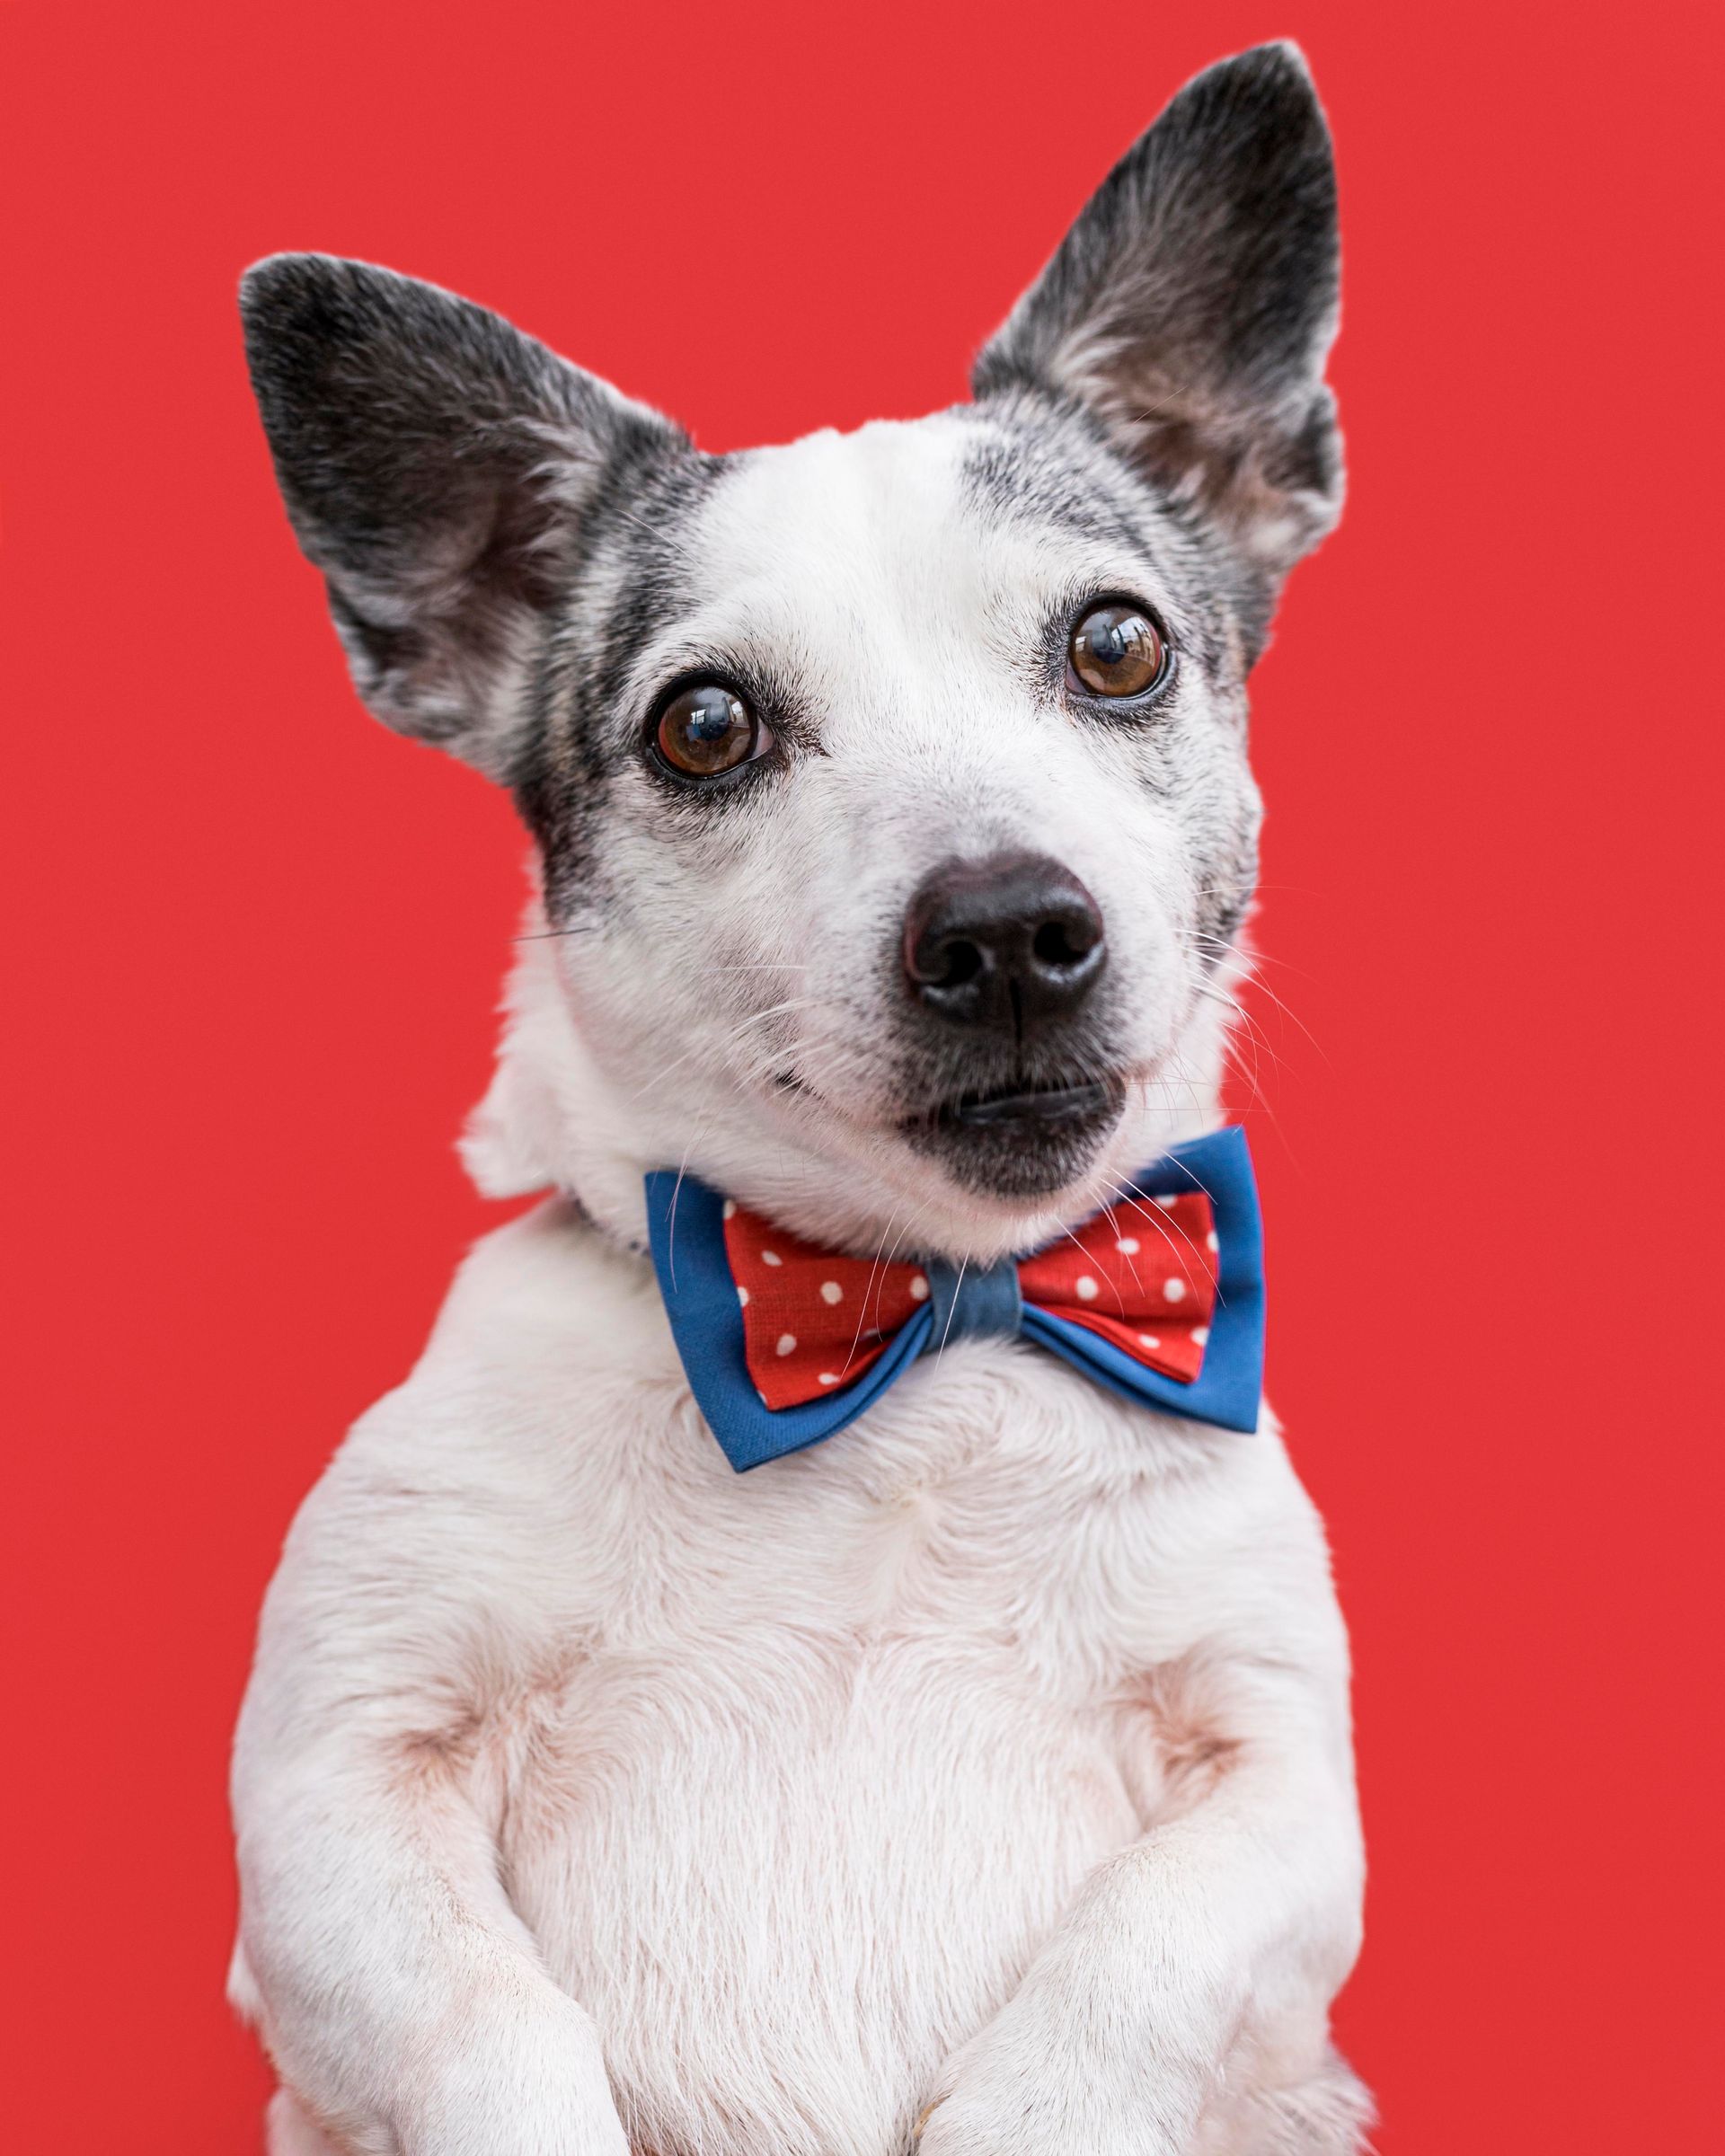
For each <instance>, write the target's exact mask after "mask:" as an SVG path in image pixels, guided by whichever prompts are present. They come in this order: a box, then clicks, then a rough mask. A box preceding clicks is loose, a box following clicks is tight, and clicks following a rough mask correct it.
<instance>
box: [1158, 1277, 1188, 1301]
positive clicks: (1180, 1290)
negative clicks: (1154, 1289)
mask: <svg viewBox="0 0 1725 2156" xmlns="http://www.w3.org/2000/svg"><path fill="white" fill-rule="evenodd" d="M1162 1292H1163V1296H1164V1298H1165V1299H1166V1300H1167V1301H1168V1302H1170V1303H1181V1302H1183V1301H1184V1300H1185V1296H1186V1283H1185V1282H1184V1281H1183V1280H1164V1281H1163V1284H1162Z"/></svg>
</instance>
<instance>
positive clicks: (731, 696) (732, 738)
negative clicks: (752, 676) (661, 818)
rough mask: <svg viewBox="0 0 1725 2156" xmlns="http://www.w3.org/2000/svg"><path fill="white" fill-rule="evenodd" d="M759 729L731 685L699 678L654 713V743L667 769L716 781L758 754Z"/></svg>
mask: <svg viewBox="0 0 1725 2156" xmlns="http://www.w3.org/2000/svg"><path fill="white" fill-rule="evenodd" d="M653 738H654V742H655V745H656V746H657V747H658V749H659V755H661V756H663V757H664V759H665V761H666V762H667V763H668V764H669V765H670V767H671V769H672V770H673V771H680V772H682V773H685V774H686V776H687V777H689V778H692V779H716V778H717V777H718V776H719V775H720V773H721V772H726V771H734V770H735V769H736V768H737V766H738V764H747V761H748V759H749V758H750V757H751V756H753V755H758V753H759V752H760V750H761V748H762V747H764V746H765V740H766V738H767V737H766V733H765V729H764V728H763V726H762V725H761V722H760V720H758V719H757V718H756V716H755V714H754V712H753V711H751V710H750V709H749V707H748V705H747V703H746V702H744V700H743V699H742V697H740V696H739V694H737V692H736V690H735V689H728V688H726V687H725V686H724V685H723V684H722V683H721V682H717V681H701V682H696V683H695V684H694V685H693V686H692V687H689V688H686V689H680V690H679V691H678V692H677V694H676V695H675V696H673V697H672V699H671V701H670V702H668V704H667V705H666V706H665V709H664V710H663V711H661V712H660V713H659V730H658V732H657V733H656V734H655V735H654V737H653Z"/></svg>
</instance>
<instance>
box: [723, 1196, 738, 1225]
mask: <svg viewBox="0 0 1725 2156" xmlns="http://www.w3.org/2000/svg"><path fill="white" fill-rule="evenodd" d="M724 1215H725V1218H726V1219H727V1220H735V1219H736V1217H737V1200H736V1199H735V1198H734V1197H728V1198H727V1199H726V1200H725V1204H724Z"/></svg>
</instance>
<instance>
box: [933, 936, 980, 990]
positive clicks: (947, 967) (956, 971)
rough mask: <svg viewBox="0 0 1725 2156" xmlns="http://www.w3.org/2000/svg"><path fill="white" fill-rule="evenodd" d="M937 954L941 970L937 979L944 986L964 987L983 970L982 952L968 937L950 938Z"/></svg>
mask: <svg viewBox="0 0 1725 2156" xmlns="http://www.w3.org/2000/svg"><path fill="white" fill-rule="evenodd" d="M936 955H937V958H938V960H939V964H940V971H939V973H938V974H937V975H936V976H935V980H936V982H937V984H938V985H940V986H941V987H942V988H962V987H963V986H964V985H965V983H966V982H967V981H974V980H975V979H976V977H977V975H978V974H979V973H980V972H981V971H982V953H981V951H980V950H977V946H976V945H975V944H974V943H972V942H970V941H969V940H968V938H966V937H963V936H953V937H951V938H950V939H949V940H948V941H946V942H944V943H942V945H941V948H940V950H939V952H938V953H937V954H936Z"/></svg>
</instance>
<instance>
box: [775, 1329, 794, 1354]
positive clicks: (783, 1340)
mask: <svg viewBox="0 0 1725 2156" xmlns="http://www.w3.org/2000/svg"><path fill="white" fill-rule="evenodd" d="M796 1352H797V1336H796V1334H795V1333H794V1332H782V1333H781V1334H780V1335H779V1353H780V1354H781V1355H794V1354H795V1353H796Z"/></svg>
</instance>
